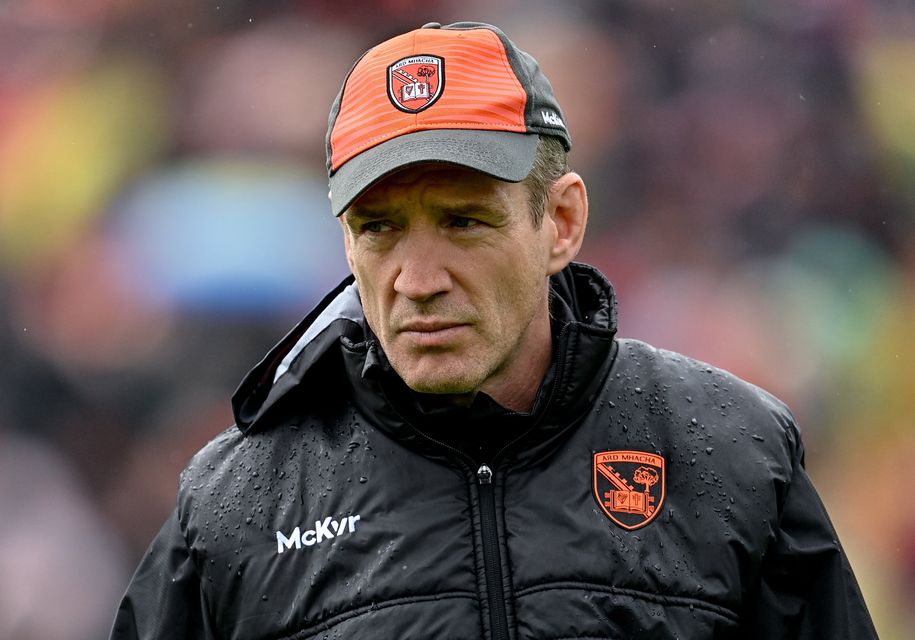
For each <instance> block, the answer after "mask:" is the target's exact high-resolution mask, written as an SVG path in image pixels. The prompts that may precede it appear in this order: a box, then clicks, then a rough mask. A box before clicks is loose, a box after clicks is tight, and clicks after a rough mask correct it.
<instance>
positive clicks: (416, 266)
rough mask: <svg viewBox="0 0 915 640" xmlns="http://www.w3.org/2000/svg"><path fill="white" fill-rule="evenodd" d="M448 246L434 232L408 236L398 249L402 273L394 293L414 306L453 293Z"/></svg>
mask: <svg viewBox="0 0 915 640" xmlns="http://www.w3.org/2000/svg"><path fill="white" fill-rule="evenodd" d="M447 244H448V243H447V241H446V240H444V239H443V238H440V237H438V234H437V233H436V231H435V230H432V229H429V230H415V231H411V232H409V233H407V234H406V236H405V237H404V238H402V239H401V242H400V243H399V246H398V254H399V255H398V259H399V262H400V264H399V267H400V269H399V272H398V274H397V278H396V279H395V280H394V290H395V291H396V292H397V293H399V294H400V295H402V296H405V297H406V298H409V299H410V300H413V301H414V302H424V301H426V300H429V299H430V298H433V297H435V296H436V295H439V294H441V293H447V292H448V291H450V290H451V287H452V281H451V274H450V272H449V270H448V268H447V260H448V255H449V253H450V252H449V248H448V246H447Z"/></svg>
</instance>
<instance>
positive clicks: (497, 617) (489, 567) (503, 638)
mask: <svg viewBox="0 0 915 640" xmlns="http://www.w3.org/2000/svg"><path fill="white" fill-rule="evenodd" d="M477 482H478V483H479V490H480V527H481V529H482V531H481V536H482V538H483V566H484V572H485V574H486V593H487V595H488V596H489V597H488V599H489V624H490V627H491V631H492V640H508V615H507V614H506V612H505V596H504V593H503V585H502V559H501V555H502V554H501V553H500V552H499V534H498V530H497V528H496V499H495V495H494V488H493V485H492V469H490V468H489V466H488V465H485V464H483V465H480V468H479V469H477Z"/></svg>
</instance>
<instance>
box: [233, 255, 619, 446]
mask: <svg viewBox="0 0 915 640" xmlns="http://www.w3.org/2000/svg"><path fill="white" fill-rule="evenodd" d="M550 285H551V309H550V311H551V316H552V318H553V329H554V339H553V348H554V357H553V364H552V368H551V373H550V375H548V379H547V381H546V384H544V385H543V386H542V388H541V392H540V397H539V398H538V401H537V403H536V406H535V408H534V410H533V412H532V413H531V414H513V413H512V412H509V411H508V410H506V409H504V408H501V407H499V406H498V405H497V404H496V403H495V402H493V401H492V400H491V399H488V398H486V397H485V396H484V397H480V398H478V400H477V401H475V402H474V403H473V405H472V406H471V407H469V408H463V409H453V410H450V411H449V410H448V409H446V408H444V407H443V406H441V405H436V403H435V402H431V403H430V402H423V401H421V400H418V399H417V398H415V397H413V398H411V392H409V390H408V389H406V387H405V385H403V383H402V382H401V381H400V379H399V378H397V377H396V375H395V374H394V373H393V372H392V371H391V370H390V366H389V365H388V364H387V361H386V359H385V357H384V353H383V352H382V351H381V348H380V346H379V344H378V343H377V340H376V339H375V338H374V336H373V335H372V333H371V331H370V330H369V329H368V327H367V325H366V323H365V318H364V316H363V313H362V307H361V304H360V302H359V295H358V291H357V290H356V285H355V282H354V279H353V277H352V276H349V277H348V278H346V279H345V280H344V281H343V282H342V283H340V285H338V286H337V288H336V289H334V290H333V291H332V292H330V293H329V294H328V295H327V296H326V297H325V298H324V300H323V301H322V302H321V303H319V304H318V306H317V307H315V309H314V310H313V311H312V312H311V313H309V314H308V316H306V317H305V318H304V319H303V320H302V321H301V322H300V323H299V324H298V325H297V326H296V327H295V328H294V329H293V330H292V331H290V332H289V333H288V334H287V335H286V337H284V338H283V339H282V340H281V341H280V342H279V344H277V345H276V346H275V347H274V348H273V349H272V350H271V351H270V352H269V353H268V354H267V356H266V357H265V358H264V359H263V360H262V361H261V362H260V363H258V365H257V366H255V368H254V369H252V370H251V372H250V373H249V374H248V375H247V376H246V377H245V379H244V380H243V381H242V383H241V385H240V386H239V388H238V390H237V391H236V392H235V394H234V396H233V398H232V405H233V410H234V413H235V419H236V424H237V425H238V427H239V428H240V429H241V430H242V431H244V432H248V431H251V430H254V429H257V428H264V427H265V426H266V424H267V423H269V422H271V420H270V419H269V416H271V415H273V414H274V411H275V410H276V409H277V407H278V406H279V405H281V404H282V401H283V400H284V399H286V398H288V397H290V396H293V395H294V396H295V397H297V398H300V399H302V400H304V401H306V402H307V401H308V400H309V395H311V394H313V395H314V397H313V398H311V400H312V401H316V402H320V401H321V395H320V394H321V389H323V388H326V385H327V384H328V382H329V376H331V377H332V379H333V384H340V385H347V384H348V386H350V387H351V389H352V401H353V402H354V403H355V404H356V405H357V406H358V407H359V408H360V409H361V410H362V411H363V412H366V413H367V414H368V415H372V416H373V418H375V419H376V420H377V421H378V422H379V426H380V427H382V428H384V429H385V430H387V431H389V432H391V433H392V434H394V435H396V436H398V437H400V438H404V439H407V440H417V439H418V440H419V441H421V440H423V437H422V432H421V431H420V432H419V433H417V431H418V430H421V429H422V428H423V423H426V424H428V423H429V421H433V422H445V423H448V422H453V421H456V422H463V423H465V424H466V423H467V421H479V420H486V421H489V420H499V421H501V420H508V421H513V422H516V423H518V424H519V425H521V426H519V427H518V429H520V430H523V429H524V428H525V427H526V426H528V425H533V424H536V425H538V431H542V432H543V434H545V435H548V434H549V433H550V432H551V431H554V430H556V429H558V428H559V427H561V426H563V425H568V424H570V423H572V422H574V420H575V418H576V417H578V416H579V415H581V414H582V413H583V412H584V411H585V410H586V409H587V408H588V407H590V406H591V405H592V404H593V402H594V401H595V399H596V394H597V391H598V390H599V388H600V386H601V383H602V382H603V380H604V378H605V377H606V374H607V372H608V371H609V368H610V366H611V364H612V360H613V355H614V350H615V341H614V336H615V334H616V323H617V310H616V300H615V295H614V292H613V287H612V285H611V284H610V283H609V282H608V281H607V280H606V278H604V276H603V275H602V274H601V273H600V272H599V271H598V270H597V269H595V268H594V267H590V266H588V265H584V264H579V263H573V264H571V265H569V266H568V267H567V268H566V269H564V270H563V271H561V272H560V273H558V274H556V275H554V276H553V277H552V278H551V279H550ZM341 366H342V371H343V372H345V376H344V379H341V377H340V376H339V372H340V368H341ZM315 383H317V384H315ZM413 395H414V396H415V394H413ZM417 423H419V424H417ZM541 427H542V428H541ZM426 439H427V440H428V438H426Z"/></svg>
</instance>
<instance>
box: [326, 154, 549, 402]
mask: <svg viewBox="0 0 915 640" xmlns="http://www.w3.org/2000/svg"><path fill="white" fill-rule="evenodd" d="M342 223H343V228H344V239H345V242H346V253H347V257H348V259H349V262H350V266H351V268H352V270H353V273H354V275H355V276H356V281H357V283H358V286H359V294H360V296H361V298H362V304H363V307H364V310H365V316H366V319H367V320H368V323H369V326H370V327H371V328H372V330H373V331H374V332H375V334H376V335H377V336H378V338H379V339H380V340H381V345H382V347H383V348H384V350H385V353H386V354H387V356H388V359H389V360H390V362H391V364H392V365H393V367H394V369H395V370H396V371H397V373H398V374H399V375H400V377H401V378H403V380H404V381H405V382H406V383H407V385H408V386H409V387H410V388H412V389H414V390H415V391H420V392H424V393H440V394H470V393H474V392H476V391H480V390H482V391H486V392H488V393H490V395H494V394H493V391H494V390H498V389H500V388H504V387H505V386H506V385H508V386H511V385H512V384H515V383H517V380H518V379H519V378H523V377H527V378H531V377H532V376H537V375H538V374H540V373H542V371H541V372H537V371H531V370H530V368H529V366H528V363H529V362H530V358H531V354H533V353H538V354H542V353H543V349H547V350H549V349H550V338H549V335H550V334H549V315H548V305H547V292H548V281H547V276H548V275H549V270H548V258H549V253H550V246H551V243H552V240H553V237H554V234H553V232H552V231H551V229H554V227H552V226H551V221H550V220H549V218H548V217H547V219H545V220H544V224H543V225H541V228H540V229H535V228H534V224H533V221H532V220H531V215H530V211H529V208H528V192H527V187H526V186H525V185H524V184H523V183H518V184H514V183H508V182H502V181H499V180H495V179H493V178H490V177H488V176H486V175H484V174H482V173H479V172H476V171H471V170H468V169H461V168H457V167H449V166H446V165H432V164H430V165H421V166H419V167H415V168H411V169H407V170H404V171H401V172H399V173H396V174H394V175H392V176H389V177H388V178H386V179H384V180H382V181H381V182H379V183H378V184H376V185H375V186H373V187H372V188H371V189H370V190H369V191H367V192H366V193H365V194H364V195H362V196H361V197H360V198H359V199H358V200H357V201H356V202H355V203H354V204H353V206H352V207H350V209H348V210H347V212H346V213H345V214H344V215H343V216H342ZM536 383H537V384H539V378H538V379H537V380H536Z"/></svg>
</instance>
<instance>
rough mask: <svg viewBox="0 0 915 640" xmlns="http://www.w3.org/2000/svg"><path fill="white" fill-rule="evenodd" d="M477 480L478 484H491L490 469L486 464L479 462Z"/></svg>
mask: <svg viewBox="0 0 915 640" xmlns="http://www.w3.org/2000/svg"><path fill="white" fill-rule="evenodd" d="M477 480H479V482H480V484H491V483H492V469H490V468H489V466H488V465H485V464H481V465H480V468H479V469H477Z"/></svg>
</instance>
